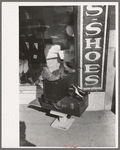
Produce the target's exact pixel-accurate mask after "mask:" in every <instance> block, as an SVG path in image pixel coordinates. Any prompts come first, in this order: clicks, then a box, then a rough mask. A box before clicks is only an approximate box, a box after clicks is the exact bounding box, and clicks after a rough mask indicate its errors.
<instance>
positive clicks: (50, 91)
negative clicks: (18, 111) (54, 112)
mask: <svg viewBox="0 0 120 150" xmlns="http://www.w3.org/2000/svg"><path fill="white" fill-rule="evenodd" d="M77 82H78V72H75V73H71V74H69V75H67V76H66V77H64V78H63V79H60V80H58V81H52V82H51V81H48V80H44V81H43V92H44V99H46V100H49V101H52V102H58V101H59V100H61V99H62V98H64V97H65V96H67V92H68V89H69V87H70V85H71V84H77Z"/></svg>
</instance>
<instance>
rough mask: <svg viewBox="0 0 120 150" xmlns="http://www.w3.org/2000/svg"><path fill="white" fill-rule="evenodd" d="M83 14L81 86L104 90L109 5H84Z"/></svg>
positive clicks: (87, 88) (86, 88)
mask: <svg viewBox="0 0 120 150" xmlns="http://www.w3.org/2000/svg"><path fill="white" fill-rule="evenodd" d="M81 15H82V19H83V20H82V22H81V37H82V44H81V52H80V55H81V57H80V59H81V64H80V65H81V68H82V69H81V82H80V83H81V87H82V88H83V89H84V90H89V91H90V90H103V82H104V66H105V53H106V33H107V18H108V6H106V5H99V6H98V5H97V6H96V5H93V6H90V5H86V6H82V9H81Z"/></svg>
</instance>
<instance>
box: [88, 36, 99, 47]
mask: <svg viewBox="0 0 120 150" xmlns="http://www.w3.org/2000/svg"><path fill="white" fill-rule="evenodd" d="M85 40H86V47H85V49H87V48H91V46H90V45H91V44H92V45H93V44H95V48H101V47H100V40H101V38H95V42H91V40H92V38H87V39H85Z"/></svg>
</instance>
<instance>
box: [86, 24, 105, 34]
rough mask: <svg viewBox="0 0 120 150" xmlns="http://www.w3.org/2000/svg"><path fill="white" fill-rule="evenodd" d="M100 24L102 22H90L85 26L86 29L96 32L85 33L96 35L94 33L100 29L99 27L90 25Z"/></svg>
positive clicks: (97, 32)
mask: <svg viewBox="0 0 120 150" xmlns="http://www.w3.org/2000/svg"><path fill="white" fill-rule="evenodd" d="M97 24H98V25H101V26H102V23H99V22H94V23H90V24H88V25H87V26H86V30H88V31H96V33H93V34H92V33H91V34H88V33H86V32H85V33H86V35H96V34H99V33H100V32H101V29H100V28H99V27H92V25H97Z"/></svg>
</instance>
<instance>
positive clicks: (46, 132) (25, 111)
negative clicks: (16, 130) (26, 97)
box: [20, 104, 116, 148]
mask: <svg viewBox="0 0 120 150" xmlns="http://www.w3.org/2000/svg"><path fill="white" fill-rule="evenodd" d="M55 117H56V116H53V115H51V116H50V115H47V113H46V112H45V111H44V110H41V108H38V107H32V106H31V107H30V106H29V105H25V104H24V105H22V104H21V105H20V121H24V122H25V125H26V130H25V134H26V140H27V141H28V142H30V143H32V144H34V145H36V146H37V147H53V148H54V147H61V148H62V147H101V148H102V147H116V140H115V137H116V135H115V115H114V113H112V112H111V111H85V112H84V113H83V115H82V116H81V117H74V116H73V117H74V119H75V121H74V122H73V124H72V126H71V127H70V129H69V130H68V131H63V130H59V129H55V128H52V127H51V126H50V124H51V123H52V122H53V121H54V119H55Z"/></svg>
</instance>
